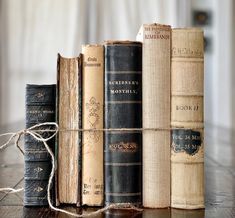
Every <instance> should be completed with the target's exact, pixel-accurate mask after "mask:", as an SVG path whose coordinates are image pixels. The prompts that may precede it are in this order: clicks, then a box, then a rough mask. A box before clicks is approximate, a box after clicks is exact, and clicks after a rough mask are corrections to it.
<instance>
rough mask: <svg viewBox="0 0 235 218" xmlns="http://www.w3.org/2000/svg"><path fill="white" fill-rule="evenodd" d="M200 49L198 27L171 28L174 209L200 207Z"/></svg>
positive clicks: (202, 187) (201, 146) (202, 176)
mask: <svg viewBox="0 0 235 218" xmlns="http://www.w3.org/2000/svg"><path fill="white" fill-rule="evenodd" d="M203 49H204V48H203V31H202V30H201V29H198V28H186V29H173V30H172V53H171V55H172V62H171V63H172V64H171V75H172V79H171V99H172V101H171V126H172V128H173V129H172V148H171V206H172V207H175V208H182V209H198V208H204V146H203V127H204V123H203V77H204V51H203ZM174 128H175V129H174ZM177 128H178V129H177ZM179 128H184V129H179Z"/></svg>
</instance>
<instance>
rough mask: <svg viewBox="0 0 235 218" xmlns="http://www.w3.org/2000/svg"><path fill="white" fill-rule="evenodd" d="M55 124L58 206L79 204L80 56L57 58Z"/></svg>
mask: <svg viewBox="0 0 235 218" xmlns="http://www.w3.org/2000/svg"><path fill="white" fill-rule="evenodd" d="M57 68H58V73H57V108H58V112H57V121H58V124H59V127H60V130H61V131H60V132H59V135H58V142H57V150H58V151H57V154H58V157H57V171H56V173H57V178H56V183H57V197H56V198H57V202H56V203H57V205H58V204H59V203H68V204H77V205H80V203H81V199H80V196H81V193H80V186H81V183H80V174H81V133H80V132H78V131H76V130H77V129H79V128H81V105H80V102H81V56H79V57H76V58H64V57H62V56H60V55H58V65H57Z"/></svg>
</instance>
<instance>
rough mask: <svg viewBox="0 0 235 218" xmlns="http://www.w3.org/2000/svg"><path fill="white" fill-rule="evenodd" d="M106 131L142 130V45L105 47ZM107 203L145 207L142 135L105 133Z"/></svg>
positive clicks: (128, 43)
mask: <svg viewBox="0 0 235 218" xmlns="http://www.w3.org/2000/svg"><path fill="white" fill-rule="evenodd" d="M104 120H105V128H141V127H142V45H141V43H139V42H131V41H109V42H106V44H105V119H104ZM104 155H105V162H104V164H105V167H104V169H105V204H106V205H109V204H111V203H127V202H128V203H133V204H134V205H137V206H140V205H142V184H141V181H142V178H141V177H142V133H141V132H139V131H128V132H126V131H120V132H118V131H111V132H106V133H105V150H104Z"/></svg>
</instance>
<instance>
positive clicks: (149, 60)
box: [137, 24, 171, 208]
mask: <svg viewBox="0 0 235 218" xmlns="http://www.w3.org/2000/svg"><path fill="white" fill-rule="evenodd" d="M137 40H139V41H142V42H143V128H144V129H148V128H153V129H155V130H153V131H152V130H146V131H144V132H143V205H144V207H150V208H164V207H169V206H170V107H171V104H170V73H171V72H170V64H171V59H170V48H171V27H170V26H166V25H161V24H144V25H143V26H142V27H141V28H140V31H139V33H138V35H137Z"/></svg>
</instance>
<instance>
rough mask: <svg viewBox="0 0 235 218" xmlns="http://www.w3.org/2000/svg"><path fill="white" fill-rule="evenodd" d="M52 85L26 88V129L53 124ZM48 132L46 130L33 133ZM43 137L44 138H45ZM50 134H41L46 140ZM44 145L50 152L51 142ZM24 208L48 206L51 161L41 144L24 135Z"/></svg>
mask: <svg viewBox="0 0 235 218" xmlns="http://www.w3.org/2000/svg"><path fill="white" fill-rule="evenodd" d="M55 92H56V86H55V85H29V84H28V85H27V86H26V128H29V127H31V126H34V125H36V124H38V123H43V122H55ZM45 128H46V129H48V128H50V126H46V127H41V128H37V129H42V130H43V129H45ZM46 134H47V135H46ZM48 134H50V133H48V132H47V133H46V132H45V133H42V134H41V135H42V136H45V137H47V136H48ZM47 144H48V145H49V146H50V147H51V149H52V150H53V151H54V146H55V140H54V139H51V140H49V141H48V142H47ZM24 150H25V155H24V160H25V167H24V187H25V188H24V190H25V191H24V205H25V206H43V205H48V201H47V186H48V179H49V176H50V173H51V157H50V155H49V153H48V152H47V150H46V148H45V146H44V144H43V143H42V142H39V141H37V140H36V139H34V138H33V137H32V136H30V135H25V145H24Z"/></svg>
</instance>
